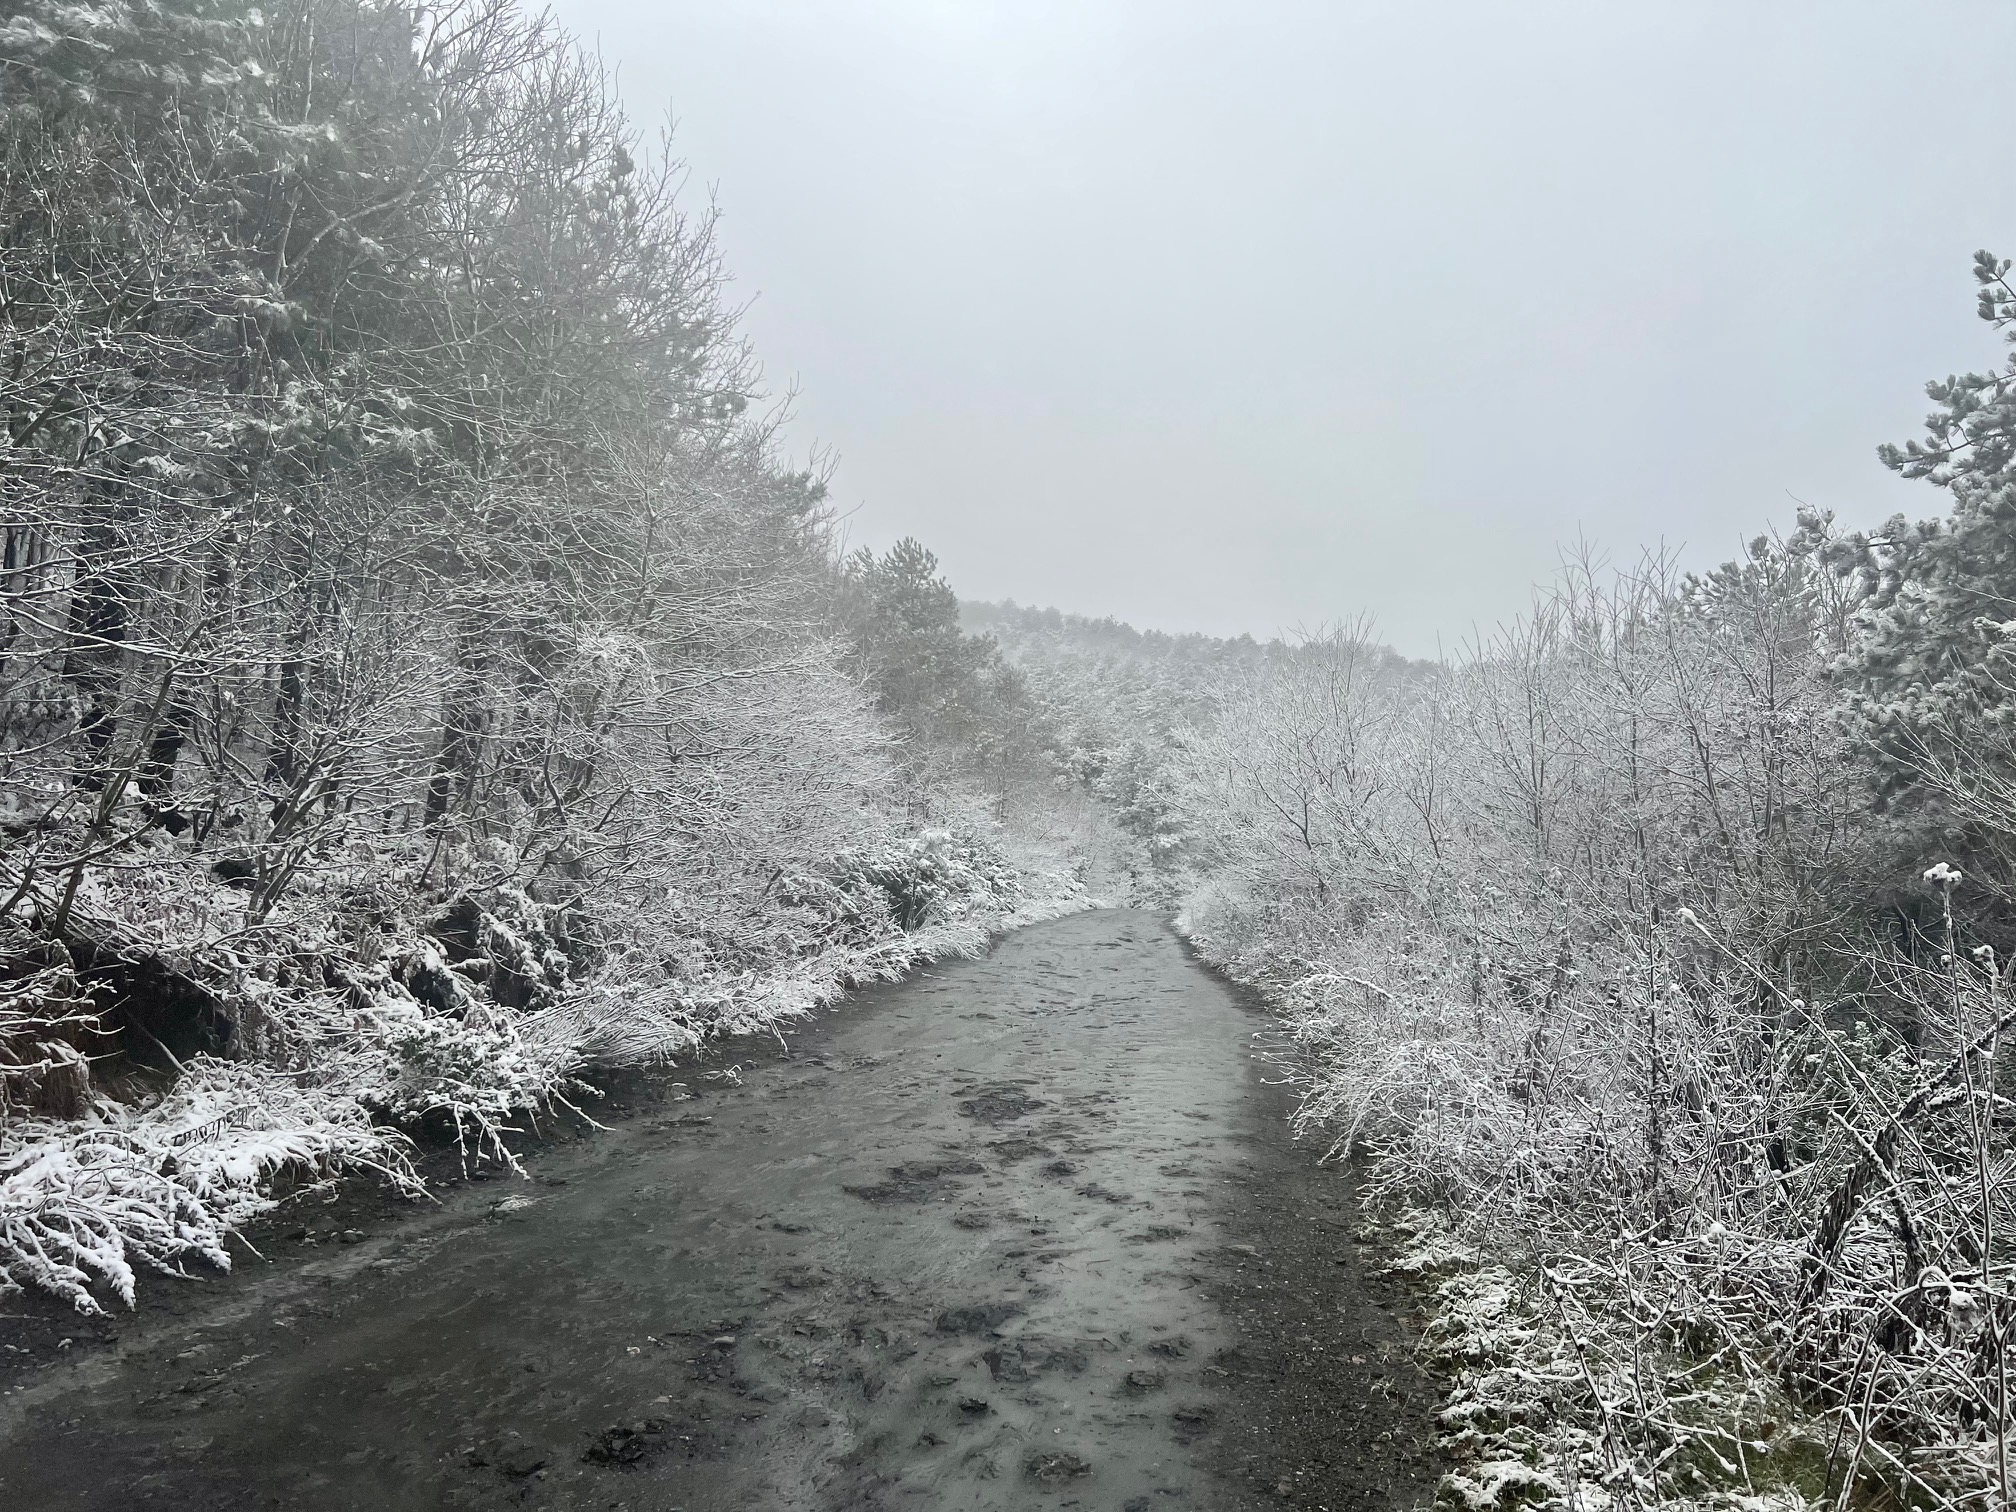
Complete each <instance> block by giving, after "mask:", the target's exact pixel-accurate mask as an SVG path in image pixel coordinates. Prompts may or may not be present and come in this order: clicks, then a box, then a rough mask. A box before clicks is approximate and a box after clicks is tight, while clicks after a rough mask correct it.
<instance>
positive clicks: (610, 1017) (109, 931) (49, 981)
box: [0, 831, 1091, 1312]
mask: <svg viewBox="0 0 2016 1512" xmlns="http://www.w3.org/2000/svg"><path fill="white" fill-rule="evenodd" d="M159 860H160V862H161V864H160V865H158V866H156V867H144V866H143V867H138V868H130V869H127V870H123V871H110V870H107V871H105V872H101V873H96V874H93V875H92V876H90V877H89V878H87V880H86V882H85V884H84V887H83V888H82V889H80V891H79V894H78V896H77V897H76V898H73V899H72V900H71V909H70V911H69V920H68V923H69V926H70V927H71V929H72V930H73V931H74V930H75V929H76V928H77V924H76V921H78V920H88V921H90V929H91V933H92V935H93V937H94V938H95V939H96V940H97V941H99V942H101V943H102V942H103V941H104V940H106V939H108V938H115V937H116V938H117V939H118V940H119V942H120V945H119V949H120V954H121V956H122V958H123V961H124V963H125V964H126V965H128V966H133V965H145V966H146V967H147V968H149V969H150V970H151V972H152V973H153V975H154V977H156V978H157V979H161V980H166V981H169V982H172V983H174V984H177V985H178V986H179V987H180V988H181V989H183V990H184V991H185V994H186V995H188V996H201V997H204V998H207V1000H208V1001H209V1002H211V1003H212V1004H214V1007H215V1012H216V1014H217V1017H218V1022H219V1023H220V1024H221V1025H222V1027H223V1030H224V1033H225V1036H226V1038H227V1040H228V1047H223V1048H224V1053H222V1054H218V1053H199V1054H194V1055H189V1054H185V1055H184V1056H182V1057H179V1058H178V1057H176V1056H175V1055H174V1054H173V1052H172V1051H170V1050H169V1049H168V1048H167V1046H165V1045H163V1044H161V1043H160V1042H159V1041H158V1040H157V1039H155V1038H154V1036H153V1035H152V1034H151V1033H150V1032H149V1031H148V1030H147V1029H146V1028H145V1027H144V1025H143V1024H142V1023H141V1021H140V1019H139V1018H138V1017H137V1016H134V1015H127V1014H122V1015H121V1017H122V1019H123V1020H124V1023H123V1025H122V1026H121V1027H123V1029H124V1031H125V1032H126V1033H128V1034H131V1035H135V1036H138V1037H140V1038H141V1039H142V1040H143V1041H144V1042H145V1044H146V1045H147V1046H148V1047H149V1048H150V1049H151V1051H152V1055H151V1057H142V1058H151V1059H153V1060H154V1061H155V1062H156V1064H157V1065H159V1064H161V1063H163V1062H165V1063H168V1064H171V1065H172V1066H173V1069H174V1073H175V1074H173V1075H172V1077H171V1078H163V1077H158V1076H153V1075H151V1074H148V1075H136V1074H130V1073H129V1074H128V1075H127V1076H126V1077H125V1078H124V1080H123V1081H115V1080H114V1079H113V1078H112V1077H111V1076H110V1075H109V1073H105V1072H103V1071H101V1075H100V1079H97V1080H94V1077H93V1065H94V1062H96V1061H98V1060H100V1059H101V1058H102V1057H103V1056H104V1050H103V1049H102V1048H101V1047H104V1046H109V1045H111V1044H113V1043H114V1041H113V1040H112V1038H111V1035H110V1034H109V1033H108V1031H109V1030H111V1029H113V1027H114V1026H112V1025H110V1024H107V1023H105V1022H103V1021H102V1020H101V1018H100V1016H99V1015H98V1014H97V1013H96V1012H94V1011H93V1003H92V999H93V997H94V995H98V994H97V993H94V989H93V985H92V982H91V980H90V979H89V978H90V975H91V974H90V973H87V972H84V971H81V970H79V969H78V968H77V967H76V966H75V964H74V961H73V959H72V954H73V953H72V951H70V950H69V949H66V948H65V947H64V946H63V945H62V944H61V943H60V942H59V943H55V944H53V946H52V945H51V943H50V942H48V941H34V940H31V939H29V938H27V937H26V936H25V935H17V936H15V937H14V938H12V939H10V940H9V941H7V942H6V943H7V944H8V945H9V947H10V950H9V956H10V959H11V960H13V961H15V962H19V961H21V960H22V959H24V957H33V956H36V955H37V954H38V953H39V958H40V960H41V961H42V964H41V965H40V968H39V969H38V970H36V971H33V972H30V973H27V974H25V975H24V974H20V973H16V974H14V975H13V979H12V980H11V981H8V982H6V983H4V984H0V991H4V992H6V993H7V994H9V996H6V997H0V1029H4V1028H6V1027H7V1025H8V1023H9V1022H10V1020H9V1014H10V1013H12V1014H14V1015H15V1016H16V1017H19V1018H20V1019H21V1021H22V1022H23V1023H28V1022H31V1021H32V1022H34V1023H37V1024H40V1025H42V1026H44V1027H45V1028H46V1026H47V1025H48V1024H49V1022H50V1017H49V1003H50V1002H51V1001H52V1000H54V999H55V998H57V997H63V996H67V997H69V998H70V999H72V1000H73V1002H74V1007H73V1010H72V1012H71V1013H70V1014H69V1015H68V1017H67V1019H66V1021H65V1030H66V1032H65V1033H63V1034H51V1035H50V1037H49V1038H47V1039H45V1040H42V1041H39V1042H38V1043H37V1044H36V1046H35V1047H34V1050H33V1055H32V1058H30V1057H23V1056H20V1055H16V1056H14V1057H13V1062H18V1063H9V1064H7V1065H5V1066H4V1067H0V1069H4V1070H5V1072H6V1073H7V1077H6V1078H5V1079H0V1115H7V1116H0V1293H4V1292H6V1291H15V1290H20V1289H23V1288H36V1289H39V1290H43V1291H46V1292H50V1293H53V1294H55V1295H57V1296H60V1297H62V1298H64V1299H66V1300H67V1301H69V1302H70V1303H71V1304H72V1305H74V1306H75V1307H77V1308H78V1309H79V1310H80V1311H84V1312H97V1311H101V1310H102V1309H103V1307H104V1305H105V1303H106V1301H107V1300H109V1298H111V1297H116V1298H118V1299H119V1300H120V1301H122V1302H124V1303H126V1304H127V1305H129V1306H130V1305H132V1303H133V1301H134V1298H135V1289H136V1284H137V1275H138V1272H139V1271H140V1270H141V1269H146V1268H152V1269H154V1270H157V1271H164V1272H171V1273H180V1272H182V1271H183V1269H184V1268H185V1267H186V1266H188V1265H189V1264H191V1263H192V1262H194V1263H200V1264H207V1265H211V1266H215V1267H218V1268H222V1269H228V1268H229V1266H230V1263H231V1261H230V1256H229V1254H228V1252H227V1250H226V1247H225V1240H226V1237H227V1236H228V1235H229V1234H230V1233H231V1231H232V1230H233V1229H235V1228H237V1227H238V1226H240V1225H242V1224H243V1223H245V1222H246V1221H247V1220H248V1219H250V1218H252V1217H254V1216H256V1215H258V1214H259V1213H261V1212H264V1211H266V1210H267V1209H269V1208H270V1207H272V1206H273V1205H274V1203H275V1201H276V1198H275V1196H274V1189H275V1183H276V1181H278V1180H280V1179H281V1178H283V1177H284V1178H285V1179H286V1180H287V1181H288V1183H290V1184H291V1185H293V1186H294V1187H295V1189H297V1190H298V1186H299V1183H301V1182H303V1181H305V1182H307V1183H309V1184H314V1183H318V1182H326V1181H328V1180H332V1179H334V1178H336V1177H338V1176H341V1175H343V1174H345V1173H351V1172H371V1173H376V1174H377V1175H378V1176H380V1177H382V1178H383V1179H384V1180H386V1181H388V1182H390V1183H391V1184H393V1185H394V1186H395V1187H397V1188H399V1189H401V1190H403V1191H406V1192H408V1193H411V1194H414V1195H419V1194H420V1193H421V1192H422V1191H423V1190H424V1188H423V1185H422V1183H421V1181H420V1178H419V1177H418V1175H417V1174H416V1173H415V1170H414V1167H413V1164H412V1162H411V1160H410V1159H409V1153H410V1151H411V1150H412V1134H414V1133H418V1132H420V1131H422V1130H430V1131H432V1132H434V1133H435V1134H441V1133H448V1132H452V1133H453V1134H454V1135H455V1136H457V1137H459V1139H460V1142H461V1148H462V1150H463V1153H464V1158H465V1160H491V1161H496V1162H501V1163H503V1164H505V1165H507V1166H510V1167H512V1168H513V1169H517V1168H519V1160H518V1156H517V1155H516V1154H515V1153H514V1152H513V1150H512V1148H511V1146H510V1145H509V1144H508V1143H507V1142H506V1136H507V1135H510V1134H513V1133H517V1132H521V1131H522V1130H524V1129H525V1128H527V1127H528V1126H529V1124H530V1123H531V1122H533V1121H535V1120H536V1119H537V1117H538V1116H539V1115H540V1114H541V1113H544V1112H549V1111H551V1110H553V1109H554V1108H556V1107H560V1106H565V1107H575V1106H577V1105H578V1104H582V1103H584V1102H586V1101H587V1100H589V1099H592V1098H593V1097H594V1096H595V1095H596V1094H595V1090H594V1088H593V1086H592V1083H591V1082H590V1081H589V1080H587V1079H586V1078H587V1077H589V1076H592V1073H593V1072H594V1070H595V1069H596V1068H597V1067H608V1066H614V1065H624V1064H628V1065H635V1064H670V1063H671V1062H672V1061H673V1060H674V1058H675V1057H681V1056H686V1055H690V1054H692V1053H694V1052H696V1051H698V1050H700V1049H701V1048H702V1047H703V1046H704V1045H706V1044H707V1043H708V1042H709V1041H710V1040H713V1039H716V1038H719V1037H721V1036H725V1035H734V1034H748V1033H772V1032H776V1031H778V1030H779V1029H780V1028H781V1027H782V1026H783V1025H785V1024H787V1023H790V1022H791V1021H793V1020H796V1019H802V1018H804V1017H806V1016H808V1015H810V1014H811V1013H813V1012H814V1011H815V1010H817V1009H819V1008H822V1007H825V1006H828V1005H830V1004H832V1003H834V1002H836V1001H837V1000H838V999H840V998H841V997H842V995H844V994H845V993H846V992H847V991H848V990H849V989H851V988H854V987H857V986H861V985H865V984H868V983H871V982H878V981H891V980H894V979H896V978H898V977H901V976H902V975H903V974H904V973H905V972H907V971H908V970H910V969H911V968H912V967H914V966H916V965H917V964H919V963H921V962H926V961H930V960H934V959H938V958H942V957H946V956H955V955H965V954H973V953H977V952H979V951H981V950H983V949H985V948H986V946H987V944H988V943H989V941H990V940H991V939H992V938H993V937H995V936H996V935H998V934H999V933H1001V932H1003V931H1005V930H1009V929H1014V928H1017V927H1020V926H1021V925H1024V924H1028V923H1034V922H1037V921H1039V920H1042V919H1046V918H1051V917H1055V916H1058V915H1060V914H1064V913H1069V912H1072V911H1075V910H1077V909H1081V908H1085V907H1088V906H1091V900H1089V899H1088V898H1087V897H1086V895H1085V891H1084V888H1083V887H1082V886H1081V885H1080V884H1079V883H1078V882H1077V881H1076V880H1075V878H1073V877H1072V876H1071V875H1070V873H1069V869H1068V868H1067V867H1064V866H1061V865H1046V864H1044V862H1043V861H1042V860H1041V859H1038V860H1035V861H1031V860H1029V859H1028V858H1021V859H1020V861H1019V864H1018V863H1017V862H1011V861H1010V860H1009V859H1008V858H1007V857H1006V856H1005V855H1004V854H1003V852H1002V850H1001V849H1000V847H999V844H998V837H989V838H986V839H978V838H975V837H973V836H970V835H968V836H963V837H955V836H953V835H952V834H950V833H948V832H945V831H931V832H926V833H925V834H923V835H921V836H917V837H913V838H912V839H910V840H907V841H901V842H897V843H894V844H891V845H888V846H885V847H883V848H882V849H881V850H880V851H878V852H875V853H872V854H869V855H865V856H861V857H856V858H851V859H849V860H848V861H846V862H844V863H842V864H840V865H837V866H835V867H833V868H831V869H829V870H828V871H827V872H826V873H824V874H822V875H820V876H817V877H809V878H799V879H781V878H780V879H773V882H772V885H771V887H770V888H769V889H768V890H767V892H766V895H765V900H764V901H765V908H764V910H763V911H762V913H761V917H762V919H763V920H764V923H765V926H766V927H765V929H764V930H763V931H762V933H761V934H760V936H759V935H752V934H750V933H748V932H747V930H746V929H745V930H744V931H743V932H742V933H741V934H740V935H739V936H736V937H730V936H729V935H728V934H726V933H724V932H723V931H722V930H720V929H718V928H717V929H716V930H714V931H713V932H711V934H710V932H709V931H708V930H707V929H706V928H705V927H704V926H705V925H706V924H707V923H709V922H714V923H717V924H718V923H720V922H723V919H722V918H721V917H718V916H717V919H715V920H712V921H710V920H707V919H704V918H702V917H700V916H698V914H697V912H696V915H695V918H694V923H695V925H696V926H698V927H696V928H695V929H694V930H693V932H692V935H691V936H690V937H689V938H684V939H681V940H680V941H678V942H677V943H676V944H675V945H672V946H667V945H665V944H663V943H662V942H660V943H656V944H653V943H650V942H622V941H619V940H607V941H603V942H600V943H599V944H598V946H597V948H596V949H594V950H592V951H591V950H587V949H585V948H584V947H583V943H582V941H580V940H579V939H578V938H572V939H570V938H569V929H570V927H571V928H573V929H575V930H577V931H578V928H579V921H578V919H572V918H570V917H569V916H568V911H567V910H563V909H560V908H556V907H553V906H550V905H546V904H542V903H540V902H539V901H537V900H536V899H535V898H534V897H532V896H531V895H529V894H528V893H527V892H526V891H525V890H524V889H523V888H521V887H518V886H516V885H514V884H512V883H509V882H498V883H494V884H491V885H489V886H480V887H465V888H462V889H459V890H457V891H456V892H454V893H453V894H451V895H449V896H447V897H437V898H435V899H434V900H433V901H432V903H431V905H423V904H421V903H420V902H419V901H418V900H419V899H420V898H422V897H424V896H425V894H424V892H423V891H422V890H421V889H418V888H413V889H410V890H402V889H401V888H400V887H399V886H398V885H397V884H398V881H399V879H398V878H397V877H396V876H392V877H379V878H376V879H366V880H360V879H359V878H357V877H355V876H352V877H350V878H348V879H347V880H346V884H345V886H346V888H347V892H346V893H345V894H344V895H343V896H340V897H338V896H334V894H333V892H332V891H331V890H325V893H324V895H323V896H321V897H320V898H319V899H318V898H316V897H314V896H312V895H311V896H310V897H309V899H308V900H307V901H306V902H305V903H303V904H301V905H297V906H295V907H293V908H292V909H291V910H290V911H288V912H286V913H284V914H282V913H276V914H275V915H274V916H273V917H272V918H270V919H268V920H266V921H263V922H262V923H260V924H259V925H257V926H256V927H255V926H247V925H245V924H244V922H243V919H244V908H243V901H242V897H241V896H240V895H238V894H237V893H236V892H235V891H234V890H233V889H231V888H230V887H228V886H225V885H223V884H222V883H220V882H218V881H217V879H215V878H214V877H213V876H212V875H211V874H210V873H209V872H208V871H205V870H197V869H191V868H188V867H178V866H176V865H174V864H173V861H172V859H171V858H170V857H169V856H168V855H166V854H164V855H163V856H162V857H160V858H159ZM359 888H363V889H365V890H366V891H368V892H369V893H370V894H371V895H372V901H373V902H374V903H376V904H378V905H381V906H379V907H377V908H376V909H369V910H364V911H363V912H366V913H370V914H371V915H372V922H371V924H370V926H369V927H368V928H365V929H360V928H359V927H358V918H359V912H360V911H359V910H358V909H357V908H356V907H355V906H354V905H355V904H356V902H357V897H356V893H357V890H358V889H359ZM401 899H403V905H402V906H394V904H395V900H401ZM45 912H46V910H45ZM745 912H746V911H745ZM584 961H588V962H590V963H591V964H588V965H586V966H584V964H583V962H584ZM98 964H99V966H100V968H101V970H100V973H99V974H100V976H101V977H102V974H103V973H102V968H103V966H104V962H103V961H102V960H101V961H100V962H99V963H98ZM99 991H100V992H101V993H102V988H101V989H100V990H99ZM79 1044H82V1045H84V1046H85V1047H86V1049H84V1050H80V1049H79V1048H78V1046H79ZM31 1078H33V1079H34V1080H35V1081H36V1082H37V1084H38V1085H36V1086H33V1087H30V1086H28V1083H29V1081H30V1079H31ZM66 1078H67V1079H68V1081H69V1083H71V1084H72V1085H73V1095H72V1096H71V1097H69V1098H68V1099H67V1100H68V1101H69V1102H70V1104H71V1106H70V1107H69V1108H68V1109H66V1110H65V1111H67V1112H69V1113H70V1114H71V1115H72V1116H66V1117H57V1116H50V1115H47V1114H24V1113H23V1112H22V1111H21V1109H20V1106H19V1103H18V1102H17V1103H16V1104H15V1106H14V1107H12V1108H10V1107H9V1105H8V1098H7V1092H8V1087H9V1084H10V1083H11V1085H12V1087H13V1090H14V1091H15V1092H16V1093H17V1094H18V1093H20V1092H21V1091H22V1090H23V1089H24V1088H25V1089H26V1090H28V1091H30V1092H39V1093H40V1094H41V1097H40V1101H41V1103H42V1105H43V1106H44V1107H47V1106H48V1105H49V1104H50V1103H51V1101H52V1098H51V1097H50V1095H49V1094H50V1092H51V1090H52V1088H53V1087H55V1085H56V1084H57V1083H58V1082H59V1081H61V1080H63V1079H66ZM164 1081H165V1085H163V1082H164ZM57 1100H58V1101H60V1100H62V1099H57Z"/></svg>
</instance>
